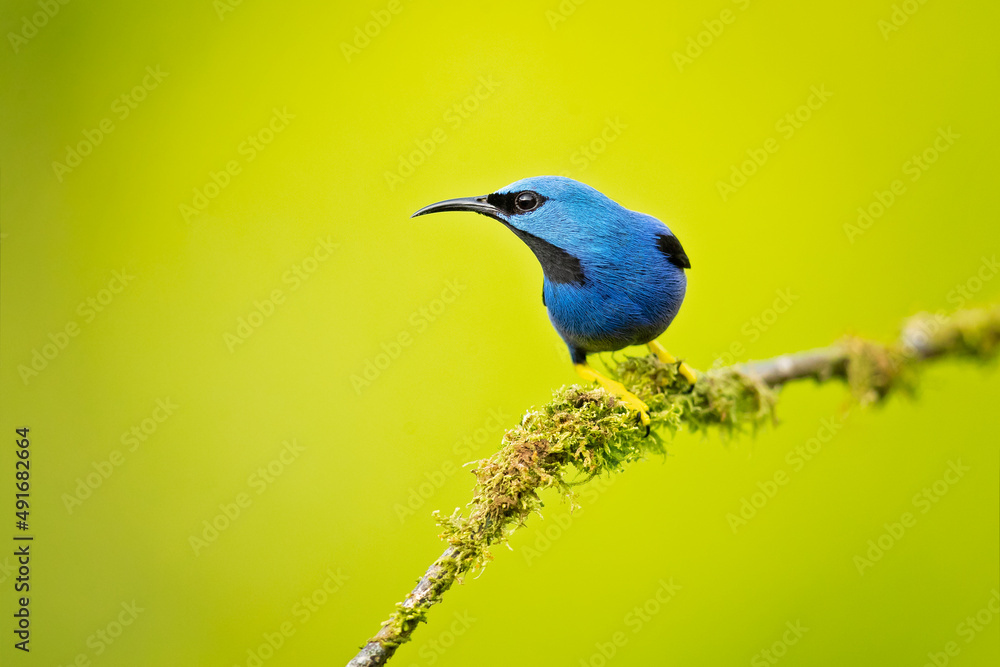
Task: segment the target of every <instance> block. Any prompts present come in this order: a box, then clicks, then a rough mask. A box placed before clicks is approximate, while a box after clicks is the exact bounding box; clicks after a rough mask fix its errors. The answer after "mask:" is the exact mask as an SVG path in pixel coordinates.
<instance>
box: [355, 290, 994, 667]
mask: <svg viewBox="0 0 1000 667" xmlns="http://www.w3.org/2000/svg"><path fill="white" fill-rule="evenodd" d="M998 351H1000V306H993V307H990V308H985V309H978V310H966V311H959V312H956V313H954V314H952V315H951V316H948V317H945V316H944V315H941V314H937V315H928V314H922V315H918V316H916V317H913V318H910V320H908V321H907V322H906V323H905V324H904V327H903V331H902V334H901V336H900V338H899V339H898V340H897V341H896V342H894V343H891V344H889V345H883V344H880V343H877V342H873V341H869V340H866V339H863V338H857V337H848V338H845V339H843V340H841V341H840V342H838V343H836V344H834V345H831V346H829V347H826V348H820V349H817V350H811V351H808V352H801V353H797V354H793V355H784V356H781V357H776V358H774V359H769V360H766V361H760V362H750V363H748V364H743V365H738V366H730V367H725V368H717V369H712V370H709V371H707V372H705V373H703V374H701V375H700V377H699V378H698V382H697V383H695V385H694V386H693V387H692V386H691V385H689V384H688V383H687V381H686V380H685V379H684V378H683V377H681V376H680V374H679V373H678V371H677V366H676V365H672V364H663V363H661V362H660V361H659V360H658V359H656V357H654V356H649V357H634V358H626V359H625V360H624V361H622V362H621V363H619V364H618V366H617V369H616V372H615V374H616V376H617V378H618V380H619V381H620V382H622V383H623V384H624V385H625V386H626V387H627V388H629V390H630V391H632V392H633V393H635V394H636V395H637V396H639V398H641V399H642V400H643V401H645V402H646V404H647V405H649V408H650V412H649V416H650V418H651V420H652V427H653V429H654V432H653V434H652V435H650V436H649V437H647V435H646V429H645V428H644V427H642V426H640V425H639V423H638V420H637V419H636V418H635V414H634V413H630V412H629V411H628V410H626V409H625V407H624V406H623V405H622V404H621V403H620V402H619V401H618V400H617V399H616V398H615V397H614V396H612V395H610V394H608V393H606V392H605V391H604V390H603V389H598V388H590V387H580V386H578V385H573V386H569V387H563V388H561V389H559V390H558V391H557V392H555V395H554V396H553V399H552V401H550V402H549V403H548V404H546V405H544V406H542V407H541V408H539V409H535V410H531V411H529V412H527V413H526V414H525V415H524V417H523V418H522V420H521V423H520V424H518V425H517V426H515V427H514V428H511V429H510V430H508V431H507V432H506V433H505V434H504V436H503V440H502V443H501V447H500V449H499V450H498V451H497V452H496V453H495V454H493V455H492V456H490V457H488V458H486V459H483V460H481V461H479V462H478V465H477V467H476V468H475V470H474V471H473V472H474V474H475V476H476V486H475V490H474V492H473V498H472V501H471V502H470V503H469V504H468V506H467V509H466V511H462V510H461V509H460V508H456V509H455V511H454V512H453V513H452V514H450V515H447V516H445V515H442V514H440V513H439V512H435V513H434V515H435V517H436V519H437V522H438V524H439V526H440V527H441V529H442V533H441V537H442V539H444V540H445V541H446V542H447V544H448V547H447V549H446V550H445V552H444V553H443V554H442V555H441V556H440V557H439V558H438V559H437V560H436V561H435V562H434V564H433V565H431V567H430V568H428V570H427V572H426V573H425V574H424V576H423V578H421V579H420V581H419V582H418V583H417V586H416V588H414V589H413V591H412V592H411V593H410V594H409V595H408V596H407V597H406V599H405V600H403V602H400V603H398V604H397V605H396V611H395V613H394V614H393V615H392V616H391V617H390V618H389V620H387V621H386V622H385V623H383V624H382V628H381V630H380V631H379V632H378V633H377V634H376V635H375V636H374V637H372V638H371V639H370V640H369V641H368V643H367V644H366V645H365V646H364V647H363V648H362V649H361V651H360V652H359V653H358V655H357V656H356V657H355V658H354V659H353V660H352V661H351V662H350V663H349V665H353V666H355V667H360V666H362V665H363V666H366V667H370V666H374V665H382V664H385V662H386V661H387V660H388V659H389V658H390V657H391V656H392V654H393V653H394V652H395V650H396V648H397V647H398V646H399V645H400V644H402V643H404V642H406V641H408V640H409V639H410V636H411V635H412V633H413V631H414V630H415V629H416V627H417V626H418V625H419V623H420V622H422V621H426V620H427V611H428V610H429V609H430V608H431V607H432V606H433V605H435V604H437V603H438V602H440V601H441V596H442V595H443V594H444V592H445V591H447V590H448V588H450V587H451V585H452V584H453V583H454V582H455V581H457V580H460V579H461V578H462V577H463V575H465V574H468V573H470V572H472V571H475V570H479V569H482V568H483V567H485V566H486V564H487V563H488V562H489V561H490V560H491V558H492V556H491V554H490V549H491V547H493V546H495V545H497V544H501V543H506V541H507V539H508V537H509V536H510V535H511V534H512V533H513V532H514V531H516V530H517V529H518V528H520V527H521V526H523V525H524V523H525V521H526V520H527V518H528V517H529V516H530V515H531V514H532V513H536V512H540V510H541V507H542V501H541V498H540V496H539V494H540V493H541V492H542V491H543V490H546V489H553V490H555V491H556V492H558V493H560V494H562V495H563V496H564V497H566V498H567V499H568V500H569V502H570V503H572V502H573V499H574V487H575V486H577V485H579V484H580V483H584V482H586V481H588V480H590V479H593V478H595V477H598V476H600V475H604V474H613V473H616V472H619V471H621V470H622V469H623V468H624V467H625V466H626V465H628V464H630V463H634V462H636V461H639V460H641V459H643V458H645V457H647V456H649V455H663V454H665V450H664V445H663V440H662V439H661V437H660V436H659V434H658V432H664V431H666V432H669V433H671V434H673V433H676V432H678V431H681V430H687V431H690V432H697V431H704V430H706V429H710V428H715V429H718V430H719V431H721V432H723V433H726V434H734V433H742V432H748V431H749V432H754V431H756V430H757V429H759V428H760V427H762V426H766V425H769V424H773V423H774V422H775V406H776V404H777V393H776V390H777V388H779V387H780V386H782V385H783V384H785V383H787V382H790V381H793V380H799V379H806V378H812V379H814V380H816V381H818V382H825V381H828V380H830V379H834V378H838V379H841V380H844V381H845V382H846V383H847V384H848V386H849V387H850V390H851V393H852V394H853V395H854V397H855V398H856V399H857V400H858V401H859V402H861V403H862V404H871V403H875V402H878V401H881V400H883V399H885V397H886V396H888V395H889V394H891V393H893V392H894V391H898V390H904V391H907V392H911V391H912V390H913V388H914V387H915V384H916V379H917V374H918V370H919V367H920V366H921V365H922V364H923V363H924V362H925V361H927V360H929V359H933V358H936V357H942V356H954V357H959V358H972V359H975V360H978V361H980V362H988V361H991V360H993V359H995V358H996V356H997V353H998Z"/></svg>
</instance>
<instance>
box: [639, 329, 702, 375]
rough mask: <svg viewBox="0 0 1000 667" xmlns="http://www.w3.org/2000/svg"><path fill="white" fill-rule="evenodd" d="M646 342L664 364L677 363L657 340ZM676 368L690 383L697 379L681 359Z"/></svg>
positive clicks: (692, 370) (691, 369)
mask: <svg viewBox="0 0 1000 667" xmlns="http://www.w3.org/2000/svg"><path fill="white" fill-rule="evenodd" d="M646 344H647V345H649V350H650V352H652V353H653V354H655V355H656V356H657V358H659V360H660V361H662V362H663V363H665V364H676V363H677V359H676V358H674V355H672V354H670V353H669V352H667V348H665V347H663V346H662V345H660V342H659V341H657V340H651V341H649V342H648V343H646ZM678 370H679V371H680V373H681V375H683V376H684V378H685V379H686V380H687V381H688V382H690V383H691V384H694V383H695V382H697V381H698V376H697V375H696V374H695V372H694V369H693V368H691V367H690V366H688V365H687V364H686V363H684V362H683V361H682V362H681V365H680V368H679V369H678Z"/></svg>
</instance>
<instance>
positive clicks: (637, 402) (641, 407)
mask: <svg viewBox="0 0 1000 667" xmlns="http://www.w3.org/2000/svg"><path fill="white" fill-rule="evenodd" d="M618 398H619V400H620V401H621V402H622V403H624V404H625V406H626V407H627V408H628V409H629V410H633V411H635V412H636V413H637V414H638V416H639V424H640V425H642V426H645V427H646V436H649V427H650V424H651V423H652V420H651V419H650V418H649V406H648V405H646V403H645V401H643V400H642V399H640V398H639V397H638V396H636V395H635V394H632V393H628V394H627V395H625V396H619V397H618Z"/></svg>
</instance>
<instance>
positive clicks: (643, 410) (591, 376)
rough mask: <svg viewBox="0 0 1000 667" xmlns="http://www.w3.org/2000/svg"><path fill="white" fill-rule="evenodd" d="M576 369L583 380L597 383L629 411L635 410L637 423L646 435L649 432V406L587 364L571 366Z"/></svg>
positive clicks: (623, 386)
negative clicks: (640, 423) (641, 426)
mask: <svg viewBox="0 0 1000 667" xmlns="http://www.w3.org/2000/svg"><path fill="white" fill-rule="evenodd" d="M573 367H574V368H576V372H577V373H578V374H579V376H580V377H582V378H583V379H584V380H587V381H588V382H598V383H600V385H601V386H602V387H604V389H605V390H606V391H607V392H608V393H609V394H614V395H615V396H617V397H618V400H620V401H621V402H622V403H624V404H625V405H626V406H628V408H629V409H630V410H635V411H636V412H638V413H639V421H641V422H642V425H643V426H645V427H646V431H647V433H648V432H649V406H648V405H646V404H645V403H643V402H642V399H640V398H639V397H638V396H636V395H635V394H633V393H632V392H630V391H629V390H628V389H626V388H625V385H623V384H622V383H621V382H616V381H614V380H612V379H611V378H607V377H604V376H603V375H601V374H600V373H598V372H597V371H595V370H594V369H593V368H591V367H590V365H589V364H585V363H584V364H573Z"/></svg>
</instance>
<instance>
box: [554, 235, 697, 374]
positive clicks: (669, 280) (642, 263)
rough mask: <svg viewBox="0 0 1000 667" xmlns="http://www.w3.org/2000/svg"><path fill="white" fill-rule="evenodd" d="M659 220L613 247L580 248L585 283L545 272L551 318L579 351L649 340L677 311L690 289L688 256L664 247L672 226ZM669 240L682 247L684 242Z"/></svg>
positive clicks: (600, 350)
mask: <svg viewBox="0 0 1000 667" xmlns="http://www.w3.org/2000/svg"><path fill="white" fill-rule="evenodd" d="M654 222H655V223H656V224H655V226H652V225H648V226H646V225H644V226H643V227H642V228H640V229H637V230H635V232H636V233H634V234H627V235H626V238H623V239H621V240H622V243H621V245H620V246H618V247H617V248H616V249H615V250H614V252H613V253H609V252H608V251H607V248H606V247H605V248H603V249H602V250H603V252H601V253H594V254H590V253H580V263H581V267H582V270H583V275H584V281H583V284H579V283H560V282H553V281H551V280H549V278H548V277H546V279H545V282H544V285H543V296H544V300H545V305H546V307H547V308H548V312H549V319H551V320H552V324H553V325H554V326H555V328H556V330H557V331H558V332H559V334H560V335H561V336H562V338H563V340H565V341H566V344H567V345H568V346H569V347H570V349H571V351H574V352H575V353H574V356H577V354H576V353H578V352H583V353H590V352H603V351H610V350H620V349H621V348H623V347H626V346H628V345H639V344H644V343H647V342H649V341H651V340H653V339H654V338H656V337H657V336H659V335H660V334H662V333H663V332H664V331H665V330H666V328H667V327H668V326H670V323H671V322H672V321H673V319H674V317H675V316H676V315H677V311H678V310H679V309H680V307H681V303H682V302H683V300H684V293H685V291H686V289H687V277H686V276H685V274H684V270H683V268H682V266H685V265H687V258H686V256H684V257H683V259H682V260H681V259H679V258H678V257H677V256H676V255H674V256H671V255H668V254H667V252H665V250H664V245H665V244H664V243H663V242H662V241H661V240H660V239H659V237H660V236H661V235H663V234H668V235H669V234H670V232H669V231H667V228H666V227H665V226H664V225H663V224H662V223H660V222H658V221H654ZM671 240H672V241H673V238H672V237H671ZM670 246H671V247H674V246H675V247H676V248H678V249H679V248H680V244H679V243H673V244H670ZM682 252H683V251H682V250H681V253H682Z"/></svg>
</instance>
